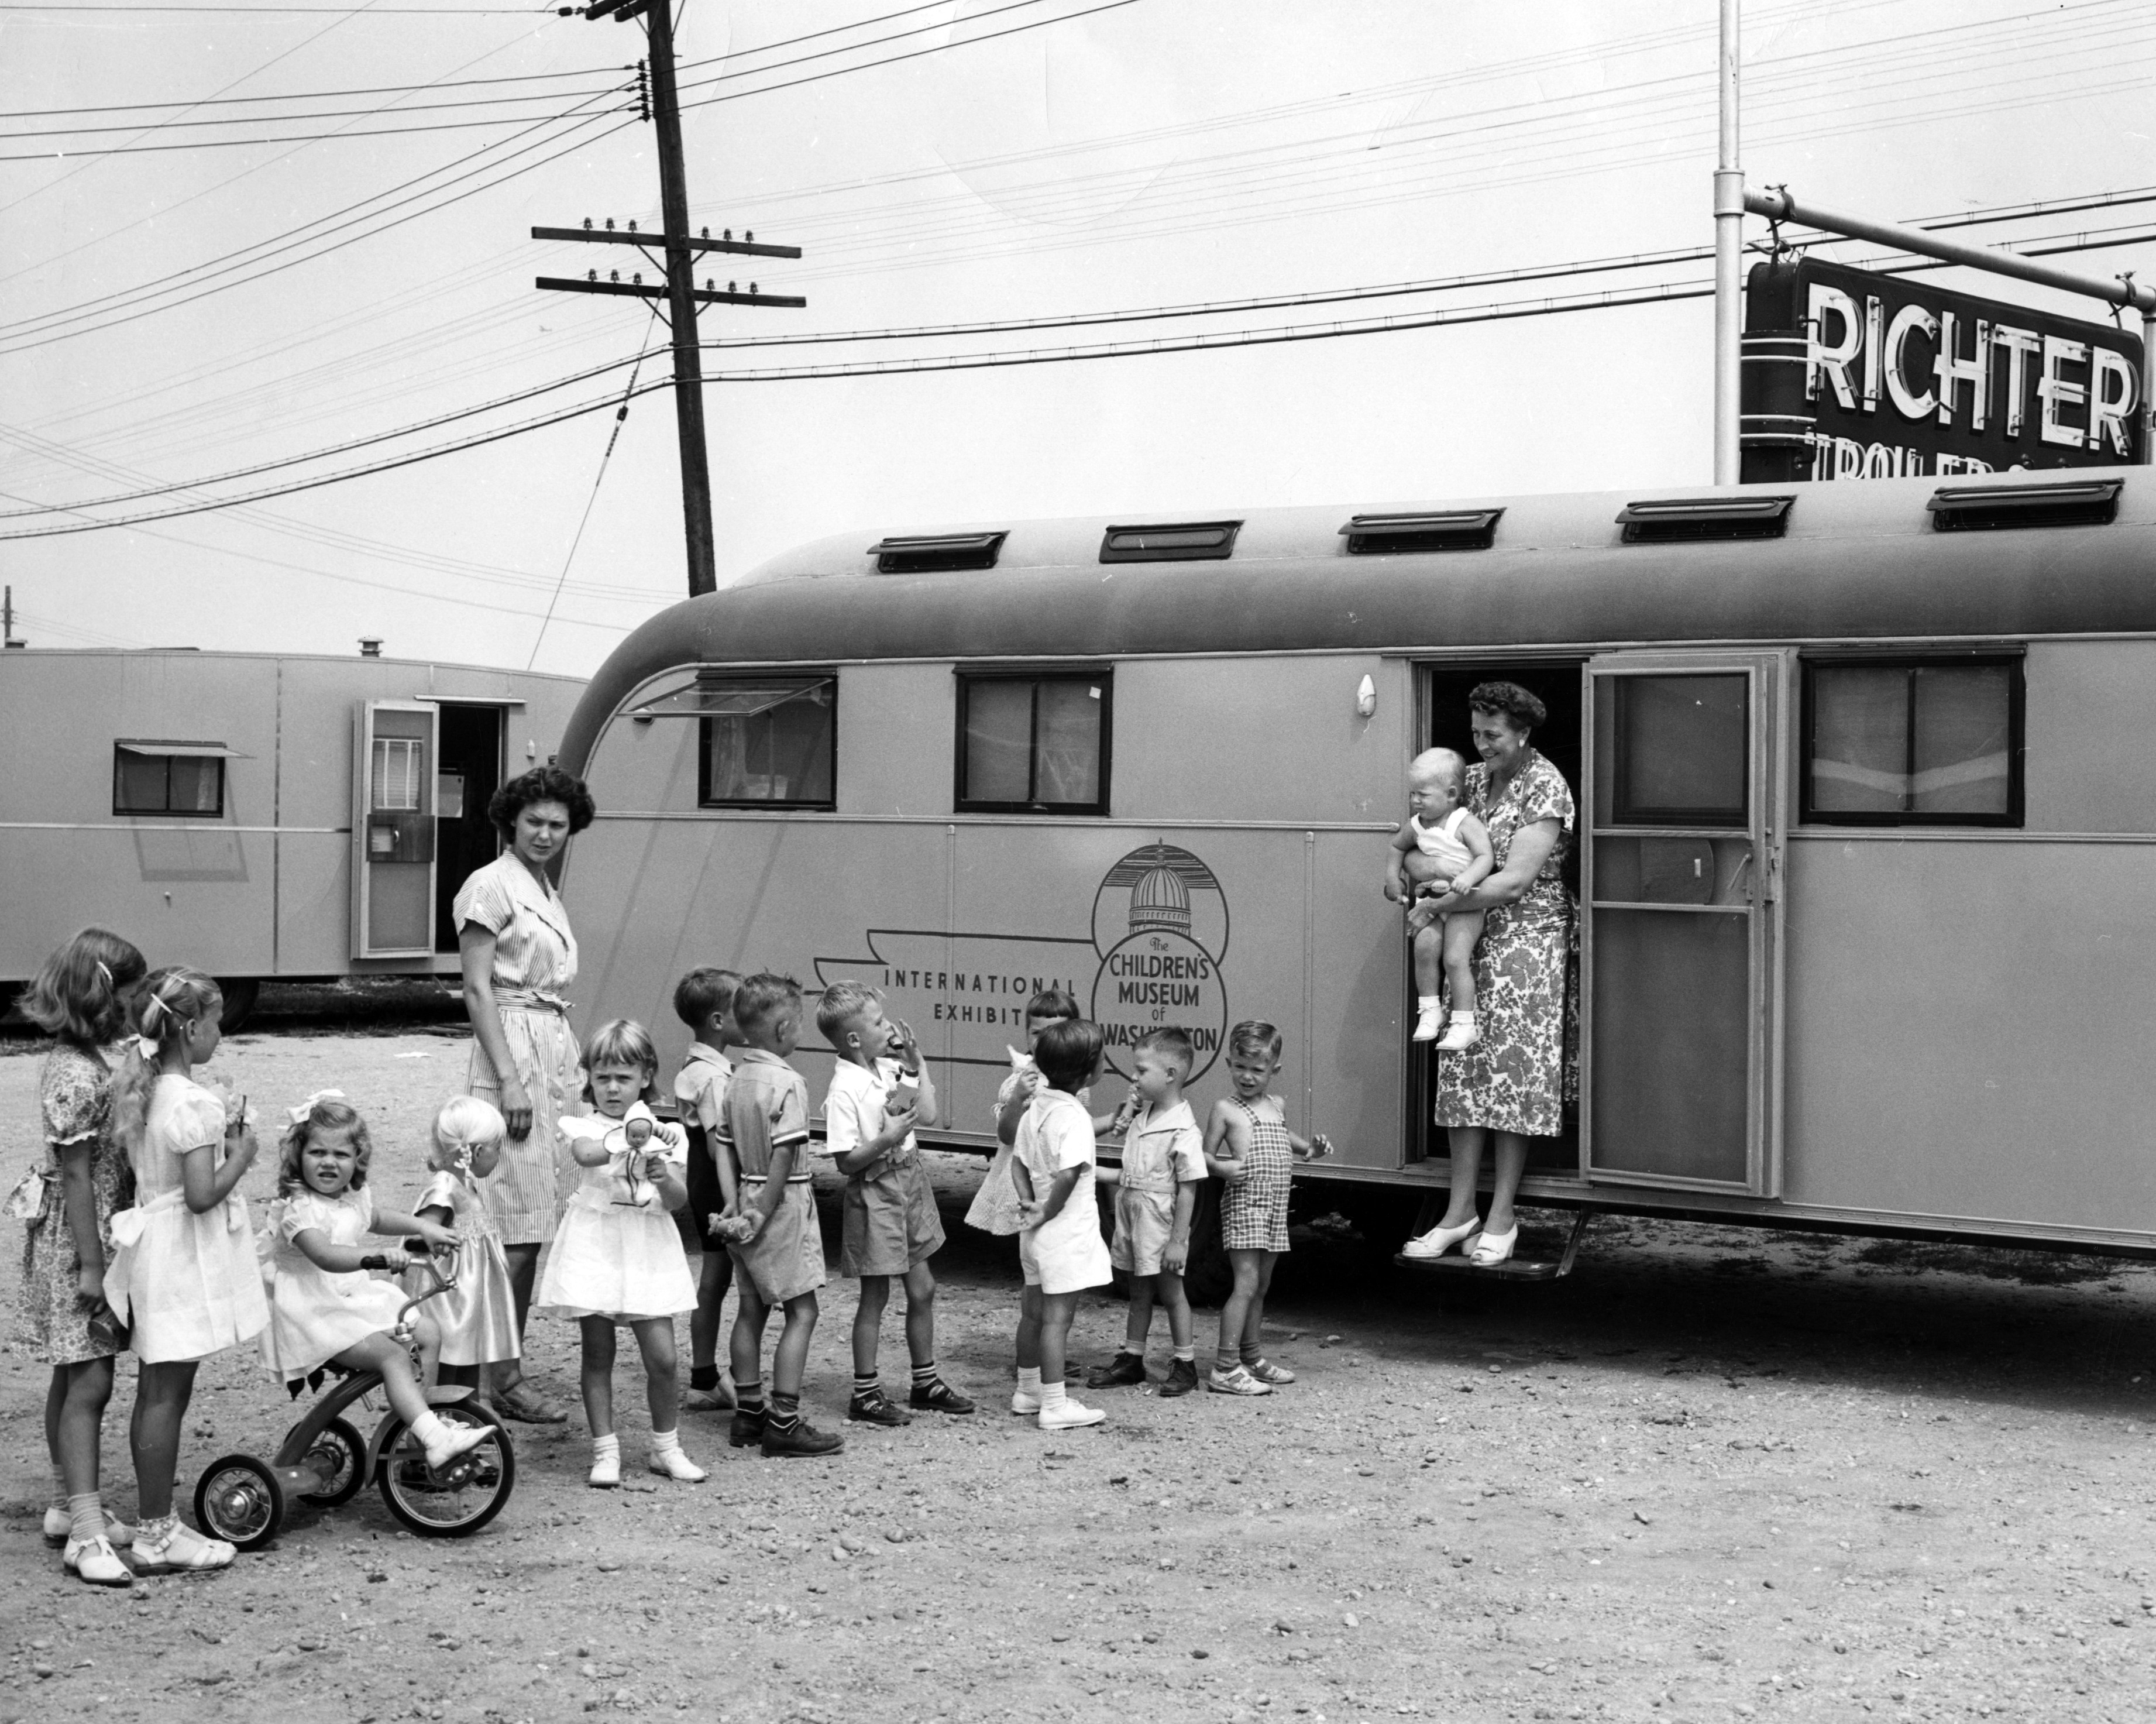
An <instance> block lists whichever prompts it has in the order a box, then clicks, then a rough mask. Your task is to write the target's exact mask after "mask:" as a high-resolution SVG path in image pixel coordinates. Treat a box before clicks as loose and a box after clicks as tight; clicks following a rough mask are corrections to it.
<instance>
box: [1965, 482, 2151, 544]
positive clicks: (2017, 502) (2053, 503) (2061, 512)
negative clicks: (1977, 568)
mask: <svg viewBox="0 0 2156 1724" xmlns="http://www.w3.org/2000/svg"><path fill="white" fill-rule="evenodd" d="M2125 489H2126V481H2124V480H2123V479H2073V480H2067V481H2064V482H2061V483H2059V484H2055V485H1968V486H1955V487H1954V488H1953V490H1951V491H1933V493H1932V500H1931V501H1930V502H1928V503H1926V504H1925V505H1924V507H1926V508H1928V509H1929V510H1930V511H1931V512H1932V525H1933V527H1934V528H1936V529H1937V530H1938V531H1939V532H1941V533H1970V532H1984V531H1986V530H1989V529H1990V528H1994V527H2108V526H2109V525H2110V524H2111V523H2112V522H2113V521H2114V520H2116V519H2117V517H2118V496H2119V493H2120V492H2121V491H2123V490H2125Z"/></svg>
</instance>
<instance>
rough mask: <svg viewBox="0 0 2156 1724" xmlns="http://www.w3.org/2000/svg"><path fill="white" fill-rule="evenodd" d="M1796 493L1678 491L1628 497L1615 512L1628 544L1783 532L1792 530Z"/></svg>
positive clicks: (1776, 535)
mask: <svg viewBox="0 0 2156 1724" xmlns="http://www.w3.org/2000/svg"><path fill="white" fill-rule="evenodd" d="M1795 501H1796V498H1795V497H1696V498H1691V497H1679V498H1676V499H1673V500H1668V501H1663V500H1659V499H1658V500H1655V501H1651V502H1635V503H1627V504H1625V507H1623V508H1621V509H1620V510H1619V511H1618V512H1617V524H1618V525H1619V526H1620V527H1623V528H1624V529H1625V543H1626V544H1628V545H1675V544H1696V543H1702V542H1705V541H1709V540H1715V539H1738V538H1781V537H1782V535H1783V534H1784V533H1787V532H1788V531H1789V506H1790V504H1792V503H1794V502H1795Z"/></svg>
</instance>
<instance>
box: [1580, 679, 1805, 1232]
mask: <svg viewBox="0 0 2156 1724" xmlns="http://www.w3.org/2000/svg"><path fill="white" fill-rule="evenodd" d="M1790 670H1791V665H1790V655H1789V654H1788V653H1786V652H1779V651H1768V652H1717V651H1697V652H1689V651H1656V652H1616V653H1606V654H1603V655H1601V656H1598V657H1596V658H1594V659H1592V660H1590V661H1589V663H1588V666H1587V670H1586V677H1587V684H1588V686H1587V689H1586V694H1587V702H1586V705H1587V729H1588V738H1587V749H1586V758H1587V779H1588V785H1587V797H1586V805H1587V807H1586V821H1585V824H1586V826H1587V839H1588V842H1587V846H1586V854H1585V857H1584V859H1583V865H1582V869H1581V890H1580V896H1581V898H1582V901H1583V911H1582V924H1583V926H1582V941H1581V949H1582V962H1583V971H1582V978H1581V984H1582V990H1581V991H1582V996H1583V1004H1584V1006H1585V1009H1586V1038H1585V1039H1586V1045H1585V1047H1584V1049H1583V1050H1582V1058H1581V1073H1580V1078H1581V1107H1580V1159H1581V1171H1582V1172H1583V1173H1584V1175H1585V1176H1587V1177H1588V1178H1589V1180H1592V1181H1605V1182H1618V1181H1621V1182H1623V1183H1626V1184H1631V1185H1655V1186H1679V1187H1691V1188H1696V1189H1702V1190H1712V1191H1731V1192H1743V1193H1747V1194H1749V1195H1751V1196H1754V1197H1773V1196H1775V1195H1777V1194H1778V1192H1779V1188H1780V1183H1781V1165H1780V1140H1781V1106H1780V1100H1781V1084H1780V1080H1779V1066H1780V1054H1781V1016H1782V1014H1781V962H1782V959H1781V945H1782V942H1781V939H1780V932H1781V929H1780V923H1781V904H1780V896H1781V845H1782V839H1783V832H1782V830H1781V826H1782V812H1781V811H1782V810H1783V808H1784V805H1785V804H1786V797H1785V795H1784V786H1783V785H1782V783H1781V778H1782V765H1781V762H1782V757H1783V754H1784V726H1785V723H1786V722H1787V720H1786V713H1787V709H1788V701H1789V677H1790Z"/></svg>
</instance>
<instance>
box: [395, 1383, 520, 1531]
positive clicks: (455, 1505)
mask: <svg viewBox="0 0 2156 1724" xmlns="http://www.w3.org/2000/svg"><path fill="white" fill-rule="evenodd" d="M433 1411H434V1413H436V1414H437V1415H438V1416H439V1418H440V1419H441V1421H442V1423H444V1424H448V1425H459V1424H461V1425H484V1426H485V1427H486V1428H488V1429H489V1430H490V1431H491V1432H492V1433H494V1440H493V1441H492V1442H490V1443H482V1444H480V1445H479V1446H478V1447H477V1448H475V1449H466V1450H465V1452H464V1453H463V1454H459V1455H458V1456H457V1457H456V1458H455V1459H454V1460H452V1461H450V1462H449V1464H448V1465H447V1466H445V1467H444V1468H442V1469H440V1470H439V1472H438V1471H436V1470H435V1469H434V1468H432V1467H430V1466H429V1465H428V1464H427V1451H426V1449H425V1447H424V1445H423V1444H421V1443H420V1441H419V1439H418V1438H416V1437H414V1436H413V1434H412V1428H411V1427H410V1426H409V1425H408V1424H406V1423H404V1421H403V1419H401V1418H398V1417H396V1416H395V1415H394V1414H393V1415H391V1417H390V1419H389V1422H388V1424H387V1425H386V1426H385V1427H384V1428H383V1430H382V1440H381V1447H380V1450H379V1454H378V1459H377V1461H376V1463H375V1465H376V1473H375V1479H376V1482H377V1484H378V1485H380V1487H381V1490H382V1501H383V1502H385V1503H387V1504H388V1505H389V1512H390V1513H391V1514H393V1515H394V1516H396V1517H397V1518H398V1520H400V1521H403V1523H404V1524H405V1525H406V1526H408V1527H410V1528H411V1529H412V1530H413V1531H414V1532H417V1533H418V1534H420V1535H422V1536H424V1537H427V1538H469V1537H470V1536H471V1535H472V1534H473V1533H475V1532H476V1531H479V1530H480V1527H482V1526H485V1525H486V1523H487V1522H488V1521H491V1520H492V1519H493V1518H494V1517H495V1516H496V1515H498V1514H500V1512H501V1510H502V1505H504V1504H506V1502H507V1501H508V1500H509V1493H510V1492H511V1491H512V1490H515V1489H516V1449H515V1448H514V1447H513V1446H512V1445H511V1442H510V1440H509V1427H508V1426H507V1425H506V1424H504V1423H502V1422H501V1420H500V1418H498V1417H496V1416H495V1412H494V1409H493V1408H489V1407H482V1406H480V1405H477V1404H475V1402H470V1401H454V1402H449V1403H447V1404H445V1405H443V1406H439V1407H436V1408H434V1409H433Z"/></svg>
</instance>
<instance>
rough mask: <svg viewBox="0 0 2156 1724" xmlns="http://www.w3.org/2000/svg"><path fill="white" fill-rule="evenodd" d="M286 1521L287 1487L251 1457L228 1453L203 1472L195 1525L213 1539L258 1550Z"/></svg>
mask: <svg viewBox="0 0 2156 1724" xmlns="http://www.w3.org/2000/svg"><path fill="white" fill-rule="evenodd" d="M284 1519H285V1487H284V1486H283V1485H280V1484H279V1483H278V1482H277V1475H276V1474H275V1473H273V1472H272V1471H270V1470H269V1468H268V1467H267V1466H265V1465H264V1464H263V1463H262V1462H260V1461H259V1460H257V1459H255V1458H254V1456H253V1455H251V1454H228V1455H226V1456H225V1457H224V1458H223V1459H222V1460H213V1461H212V1462H211V1463H210V1464H208V1466H207V1467H205V1468H204V1469H203V1475H202V1478H201V1480H199V1481H198V1483H197V1484H196V1485H195V1522H196V1524H197V1525H198V1526H200V1527H201V1528H202V1530H203V1531H204V1532H206V1533H208V1535H209V1536H211V1537H212V1538H221V1539H223V1541H225V1542H226V1543H227V1544H228V1545H232V1546H234V1547H236V1548H237V1549H239V1550H243V1551H259V1550H260V1549H261V1548H262V1546H264V1545H266V1544H268V1543H269V1541H270V1540H271V1539H273V1538H275V1536H277V1528H278V1526H280V1524H281V1523H282V1521H284Z"/></svg>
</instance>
